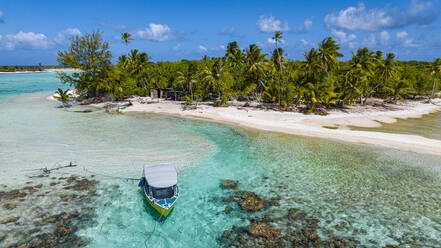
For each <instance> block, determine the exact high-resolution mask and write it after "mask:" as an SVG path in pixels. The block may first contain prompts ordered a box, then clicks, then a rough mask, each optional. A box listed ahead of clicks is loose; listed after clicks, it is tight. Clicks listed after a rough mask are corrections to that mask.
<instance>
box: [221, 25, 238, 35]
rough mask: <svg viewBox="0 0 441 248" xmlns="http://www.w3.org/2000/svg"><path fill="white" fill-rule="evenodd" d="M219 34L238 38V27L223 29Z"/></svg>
mask: <svg viewBox="0 0 441 248" xmlns="http://www.w3.org/2000/svg"><path fill="white" fill-rule="evenodd" d="M218 34H219V35H224V36H231V37H236V36H238V35H237V33H236V27H230V28H223V29H222V30H221V31H220V32H219V33H218Z"/></svg>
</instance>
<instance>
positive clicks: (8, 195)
mask: <svg viewBox="0 0 441 248" xmlns="http://www.w3.org/2000/svg"><path fill="white" fill-rule="evenodd" d="M26 195H27V193H25V192H20V190H18V189H14V190H11V191H9V192H4V191H0V199H4V200H14V199H16V198H23V197H25V196H26Z"/></svg>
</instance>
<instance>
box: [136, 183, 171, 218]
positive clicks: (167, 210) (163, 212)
mask: <svg viewBox="0 0 441 248" xmlns="http://www.w3.org/2000/svg"><path fill="white" fill-rule="evenodd" d="M143 191H144V196H145V199H146V200H147V202H148V203H149V205H150V206H151V207H152V208H153V209H155V210H156V211H157V212H158V213H159V214H160V215H162V216H163V217H167V216H168V215H169V214H170V212H171V211H172V210H173V208H174V207H175V205H174V204H173V205H172V206H170V207H169V208H162V207H160V206H158V205H156V204H155V203H154V202H153V201H152V200H151V199H150V198H149V197H148V196H147V193H146V192H145V190H143Z"/></svg>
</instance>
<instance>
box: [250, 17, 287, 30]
mask: <svg viewBox="0 0 441 248" xmlns="http://www.w3.org/2000/svg"><path fill="white" fill-rule="evenodd" d="M256 25H257V27H258V28H259V30H260V32H263V33H273V32H275V31H282V32H284V31H289V30H290V28H289V26H288V23H287V22H285V23H283V24H282V22H281V21H280V20H277V19H276V18H274V16H270V17H265V16H260V17H259V19H258V20H257V23H256Z"/></svg>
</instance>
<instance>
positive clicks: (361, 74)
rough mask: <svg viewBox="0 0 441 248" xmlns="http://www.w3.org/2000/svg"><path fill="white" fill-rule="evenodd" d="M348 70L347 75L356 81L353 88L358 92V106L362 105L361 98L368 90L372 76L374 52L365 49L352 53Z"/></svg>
mask: <svg viewBox="0 0 441 248" xmlns="http://www.w3.org/2000/svg"><path fill="white" fill-rule="evenodd" d="M349 66H350V69H349V71H348V73H350V74H351V77H354V76H355V78H356V79H357V80H356V86H354V88H356V89H357V91H358V92H359V97H360V104H361V105H363V104H364V102H363V96H366V93H367V92H366V91H367V90H368V89H369V85H370V81H371V79H372V76H373V75H374V68H375V56H374V52H373V51H371V50H369V49H367V48H366V47H364V48H360V49H358V50H357V54H353V53H352V59H351V61H350V62H349Z"/></svg>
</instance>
